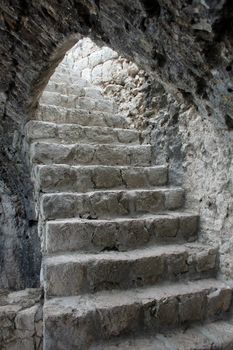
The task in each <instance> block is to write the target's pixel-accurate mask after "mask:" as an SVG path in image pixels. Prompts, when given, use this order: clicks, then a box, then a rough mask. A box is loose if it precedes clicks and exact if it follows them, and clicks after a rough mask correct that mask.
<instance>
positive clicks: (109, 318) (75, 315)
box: [44, 280, 231, 350]
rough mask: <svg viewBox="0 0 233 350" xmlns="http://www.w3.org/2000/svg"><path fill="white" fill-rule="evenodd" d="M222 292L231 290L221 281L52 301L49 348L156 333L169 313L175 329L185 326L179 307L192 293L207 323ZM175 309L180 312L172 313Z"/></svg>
mask: <svg viewBox="0 0 233 350" xmlns="http://www.w3.org/2000/svg"><path fill="white" fill-rule="evenodd" d="M218 289H228V288H227V287H225V285H224V284H222V283H221V282H216V281H213V280H203V281H194V282H189V283H185V284H182V283H179V284H172V285H170V286H168V287H162V288H161V287H160V286H157V287H153V288H151V287H150V288H145V289H136V290H134V291H122V292H117V293H112V292H104V293H97V294H94V295H89V296H88V297H87V296H79V297H67V298H63V299H62V298H55V299H51V300H50V301H47V302H46V304H45V310H44V312H45V326H46V331H45V342H46V346H47V349H49V350H50V349H51V350H52V349H53V347H54V346H55V344H60V348H61V349H62V346H64V344H66V347H69V348H70V349H77V350H79V349H80V350H81V349H84V348H88V347H89V346H90V345H91V344H92V343H93V342H94V341H98V340H104V339H107V340H108V339H109V338H111V337H112V336H115V337H116V336H119V335H126V334H130V333H132V332H134V333H135V332H136V331H140V332H141V331H142V329H144V330H150V331H152V330H153V332H156V331H159V330H162V329H164V328H167V324H166V322H165V323H163V320H165V319H166V318H165V314H164V313H165V310H166V314H167V316H168V315H170V316H171V315H172V318H171V319H170V320H171V321H172V324H173V326H174V325H175V326H178V325H181V324H182V322H181V321H180V318H179V315H180V312H181V310H180V309H179V305H180V304H182V301H183V299H184V300H185V299H187V297H188V295H189V294H190V290H192V294H193V295H194V296H195V295H197V296H199V298H200V299H199V303H201V307H200V309H199V308H198V310H200V313H199V320H200V321H201V320H205V319H206V318H207V314H206V312H205V308H206V298H207V296H208V294H209V293H211V292H212V291H214V290H218ZM229 293H231V291H229ZM219 295H220V294H219ZM165 298H166V302H167V304H166V305H167V308H166V309H165V307H164V301H165V300H164V299H165ZM178 300H179V301H178ZM190 306H191V305H190ZM160 307H161V311H160ZM172 309H175V310H176V312H175V313H171V310H172ZM219 316H220V315H219V314H216V315H215V316H214V319H218V318H219ZM168 317H169V316H168ZM64 318H65V319H66V323H65V324H64ZM192 318H193V315H192V313H190V315H189V319H188V320H187V322H186V325H187V324H188V323H190V322H191V321H192ZM195 319H196V316H195ZM77 320H78V323H77ZM55 324H56V326H55ZM77 335H79V336H77Z"/></svg>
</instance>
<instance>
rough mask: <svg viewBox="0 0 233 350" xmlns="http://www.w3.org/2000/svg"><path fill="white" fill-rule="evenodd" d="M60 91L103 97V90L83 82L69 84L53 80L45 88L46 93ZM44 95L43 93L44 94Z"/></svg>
mask: <svg viewBox="0 0 233 350" xmlns="http://www.w3.org/2000/svg"><path fill="white" fill-rule="evenodd" d="M48 92H49V93H50V92H52V93H54V92H55V93H60V94H62V95H75V96H78V97H84V96H86V97H91V98H101V99H102V98H103V94H102V90H101V89H99V88H98V87H95V86H91V87H89V86H86V83H85V81H84V83H82V82H81V84H67V83H56V82H51V83H49V84H48V85H47V86H46V88H45V92H44V93H45V94H46V93H48ZM42 96H43V95H42Z"/></svg>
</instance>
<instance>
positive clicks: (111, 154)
mask: <svg viewBox="0 0 233 350" xmlns="http://www.w3.org/2000/svg"><path fill="white" fill-rule="evenodd" d="M31 161H32V162H33V163H42V164H72V165H73V164H75V165H76V164H89V165H90V164H101V165H104V164H105V165H106V164H108V165H116V164H117V165H138V166H149V165H150V164H151V162H154V155H153V154H152V147H151V145H147V144H146V145H145V144H143V145H132V144H127V145H123V144H115V145H112V144H101V145H100V144H94V143H93V144H89V143H82V144H78V143H76V144H61V143H57V142H54V141H53V142H43V141H42V140H40V141H39V142H33V143H32V144H31Z"/></svg>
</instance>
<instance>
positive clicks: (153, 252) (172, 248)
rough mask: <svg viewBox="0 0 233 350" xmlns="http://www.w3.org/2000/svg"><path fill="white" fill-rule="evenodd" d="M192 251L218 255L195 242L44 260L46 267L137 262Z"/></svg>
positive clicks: (79, 253)
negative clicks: (68, 264) (86, 263)
mask: <svg viewBox="0 0 233 350" xmlns="http://www.w3.org/2000/svg"><path fill="white" fill-rule="evenodd" d="M188 251H190V252H191V253H193V254H201V253H202V252H207V251H209V252H210V254H216V248H214V247H210V246H208V245H205V244H202V243H199V242H195V243H185V244H182V245H180V244H169V245H165V246H164V245H160V246H159V245H156V246H150V247H144V248H138V249H134V250H128V251H125V252H117V251H104V252H101V253H98V254H94V253H86V252H85V253H81V252H78V253H76V252H72V253H70V252H66V253H61V254H53V255H51V256H47V257H46V258H45V260H44V262H45V264H46V265H57V264H63V263H70V262H88V261H92V260H95V261H96V262H97V261H104V260H106V261H136V260H139V259H141V258H149V257H151V256H160V255H167V256H169V255H172V254H177V253H182V252H188Z"/></svg>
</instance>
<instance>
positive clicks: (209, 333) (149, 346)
mask: <svg viewBox="0 0 233 350" xmlns="http://www.w3.org/2000/svg"><path fill="white" fill-rule="evenodd" d="M211 349H212V350H220V349H221V350H232V349H233V324H232V323H230V322H226V321H216V322H211V323H206V324H201V325H195V326H191V327H189V328H185V327H184V328H180V329H176V330H174V331H170V332H164V333H158V334H157V335H155V336H151V335H144V336H143V335H141V336H138V337H132V336H131V337H128V338H126V339H117V340H115V341H110V342H108V343H100V344H94V345H93V346H92V347H91V348H90V350H211Z"/></svg>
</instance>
